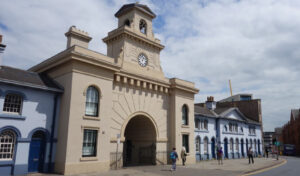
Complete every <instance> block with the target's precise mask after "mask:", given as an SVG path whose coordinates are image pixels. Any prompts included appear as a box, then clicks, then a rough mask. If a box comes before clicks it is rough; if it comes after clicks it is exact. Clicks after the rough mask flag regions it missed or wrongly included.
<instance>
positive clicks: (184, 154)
mask: <svg viewBox="0 0 300 176" xmlns="http://www.w3.org/2000/svg"><path fill="white" fill-rule="evenodd" d="M180 156H181V159H182V165H183V166H185V162H186V156H187V153H186V150H185V147H182V149H181V154H180Z"/></svg>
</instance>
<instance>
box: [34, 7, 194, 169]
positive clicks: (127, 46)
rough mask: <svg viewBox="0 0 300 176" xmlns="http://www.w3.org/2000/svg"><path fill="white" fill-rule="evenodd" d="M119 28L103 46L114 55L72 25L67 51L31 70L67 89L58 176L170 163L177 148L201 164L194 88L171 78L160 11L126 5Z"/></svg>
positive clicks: (62, 106) (58, 148) (61, 120)
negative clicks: (157, 31) (158, 29)
mask: <svg viewBox="0 0 300 176" xmlns="http://www.w3.org/2000/svg"><path fill="white" fill-rule="evenodd" d="M115 16H116V17H117V18H118V28H117V29H115V30H113V31H111V32H109V33H108V35H107V37H105V38H104V39H103V41H104V42H105V43H106V44H107V55H104V54H101V53H98V52H95V51H92V50H89V49H88V43H89V41H90V40H91V39H92V38H91V37H90V36H89V35H88V33H86V32H84V31H81V30H79V29H77V28H76V27H74V26H72V27H70V29H69V31H68V32H67V33H66V34H65V35H66V37H67V49H66V50H64V51H62V52H60V53H58V54H56V55H55V56H53V57H51V58H49V59H47V60H45V61H44V62H42V63H40V64H38V65H36V66H34V67H32V68H31V69H30V70H31V71H35V72H39V73H45V74H47V75H48V76H50V77H51V78H53V79H54V80H56V81H57V82H58V83H59V84H60V85H62V86H63V88H64V94H63V95H62V97H61V104H60V115H59V119H58V139H57V145H56V159H55V172H57V173H61V174H66V175H68V174H77V173H88V172H98V171H105V170H109V169H112V168H116V167H122V166H133V165H139V164H165V163H168V162H169V161H168V160H169V158H170V157H169V154H170V151H171V150H172V148H173V147H176V148H177V152H180V150H181V148H182V146H186V148H187V150H188V156H187V162H188V163H194V162H195V153H194V95H195V94H196V93H198V91H199V90H198V89H196V88H195V85H194V83H192V82H188V81H184V80H181V79H177V78H171V79H168V78H166V77H165V76H164V73H163V70H162V68H161V65H160V52H161V50H162V49H163V48H164V46H163V45H162V44H161V43H160V40H158V39H156V38H155V37H154V34H153V32H152V20H153V19H154V18H155V14H154V13H153V12H152V11H151V10H150V9H149V8H148V7H147V6H145V5H142V4H136V3H135V4H127V5H124V6H123V7H122V8H121V9H120V10H119V11H118V12H117V13H116V14H115Z"/></svg>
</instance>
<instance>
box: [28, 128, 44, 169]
mask: <svg viewBox="0 0 300 176" xmlns="http://www.w3.org/2000/svg"><path fill="white" fill-rule="evenodd" d="M45 144H46V139H45V133H44V132H43V131H37V132H35V133H34V134H33V135H32V139H31V142H30V149H29V159H28V172H42V171H43V167H44V160H45Z"/></svg>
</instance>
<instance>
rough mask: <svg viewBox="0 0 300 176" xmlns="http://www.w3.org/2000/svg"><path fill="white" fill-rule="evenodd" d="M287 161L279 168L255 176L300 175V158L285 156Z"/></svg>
mask: <svg viewBox="0 0 300 176" xmlns="http://www.w3.org/2000/svg"><path fill="white" fill-rule="evenodd" d="M283 158H285V159H286V160H287V163H286V164H284V165H282V166H279V167H277V168H274V169H271V170H268V171H265V172H262V173H259V174H256V175H255V176H296V175H300V158H297V157H283Z"/></svg>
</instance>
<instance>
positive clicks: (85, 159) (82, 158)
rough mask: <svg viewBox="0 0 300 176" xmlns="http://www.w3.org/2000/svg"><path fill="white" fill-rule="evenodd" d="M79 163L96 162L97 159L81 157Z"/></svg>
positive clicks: (94, 157)
mask: <svg viewBox="0 0 300 176" xmlns="http://www.w3.org/2000/svg"><path fill="white" fill-rule="evenodd" d="M80 161H98V158H97V157H96V156H91V157H81V158H80Z"/></svg>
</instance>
